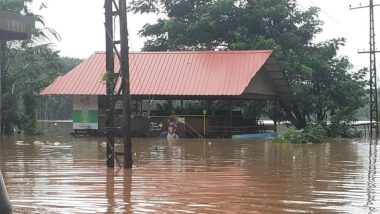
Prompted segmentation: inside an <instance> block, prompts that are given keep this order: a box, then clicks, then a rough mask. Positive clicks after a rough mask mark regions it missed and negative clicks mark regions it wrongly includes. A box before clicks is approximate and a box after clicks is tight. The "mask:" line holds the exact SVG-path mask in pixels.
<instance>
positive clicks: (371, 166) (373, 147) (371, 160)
mask: <svg viewBox="0 0 380 214" xmlns="http://www.w3.org/2000/svg"><path fill="white" fill-rule="evenodd" d="M377 146H378V140H377V139H376V140H374V139H371V140H370V142H369V155H368V184H367V185H368V186H367V194H368V200H367V206H368V209H369V211H368V213H376V211H377V209H376V207H374V202H375V196H376V192H375V190H376V181H375V178H376V172H377V170H376V162H377Z"/></svg>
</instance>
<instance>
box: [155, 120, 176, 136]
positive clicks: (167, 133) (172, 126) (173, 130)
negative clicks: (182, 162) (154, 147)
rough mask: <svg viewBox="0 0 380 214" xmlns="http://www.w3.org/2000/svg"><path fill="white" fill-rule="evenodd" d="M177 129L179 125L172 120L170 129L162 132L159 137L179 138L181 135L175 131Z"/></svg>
mask: <svg viewBox="0 0 380 214" xmlns="http://www.w3.org/2000/svg"><path fill="white" fill-rule="evenodd" d="M176 130H177V125H176V124H175V123H173V122H170V123H169V126H168V131H167V132H162V133H161V134H160V137H159V138H166V139H168V140H177V139H178V138H179V137H178V135H177V134H176V133H175V131H176Z"/></svg>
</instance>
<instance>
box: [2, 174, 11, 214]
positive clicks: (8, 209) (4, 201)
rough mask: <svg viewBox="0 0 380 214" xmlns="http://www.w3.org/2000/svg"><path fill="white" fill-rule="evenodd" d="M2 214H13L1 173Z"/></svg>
mask: <svg viewBox="0 0 380 214" xmlns="http://www.w3.org/2000/svg"><path fill="white" fill-rule="evenodd" d="M0 213H3V214H8V213H12V205H11V202H10V201H9V198H8V193H7V190H6V188H5V183H4V179H3V175H2V174H1V171H0Z"/></svg>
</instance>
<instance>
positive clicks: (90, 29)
mask: <svg viewBox="0 0 380 214" xmlns="http://www.w3.org/2000/svg"><path fill="white" fill-rule="evenodd" d="M39 2H41V0H36V3H35V5H38V3H39ZM44 2H45V3H46V4H47V6H48V7H47V8H46V9H43V10H42V11H35V13H37V14H41V15H43V16H44V17H45V20H46V25H47V26H48V27H50V28H53V29H55V30H56V31H58V33H59V34H60V35H61V37H62V39H61V40H60V41H58V42H54V44H55V48H56V49H57V50H60V51H61V55H62V56H70V57H79V58H87V57H89V56H90V55H91V54H92V53H93V52H95V51H104V50H105V42H104V34H105V33H104V9H103V4H104V0H44ZM368 2H369V1H368V0H363V1H361V0H298V3H299V7H300V8H301V9H306V8H308V7H310V6H318V7H319V8H321V12H320V17H321V19H322V20H323V21H324V23H325V24H324V27H323V29H324V31H323V32H322V33H321V34H320V35H318V36H317V38H316V41H323V40H327V39H330V38H336V37H345V38H346V39H347V44H346V47H344V48H342V50H341V51H340V54H341V55H346V56H348V57H349V58H350V61H351V63H352V64H353V65H354V66H355V68H360V67H362V66H368V62H369V56H368V55H367V54H358V53H357V51H358V50H359V49H360V50H363V49H365V50H368V48H369V44H368V42H369V11H368V9H360V10H349V5H350V4H351V5H352V6H353V7H354V6H359V4H361V5H367V4H368ZM374 2H375V3H380V0H374ZM378 14H380V7H378V8H376V9H375V26H379V27H378V28H377V29H376V32H379V30H380V29H379V28H380V25H379V24H377V23H380V19H379V18H380V15H378ZM128 18H129V20H128V29H129V33H130V48H131V50H133V51H139V50H140V49H141V47H142V46H143V43H144V38H140V37H139V36H138V32H139V30H140V29H141V28H142V26H143V25H144V24H146V23H147V22H149V23H154V22H155V20H156V16H155V15H136V14H129V16H128ZM378 43H380V40H379V41H378ZM379 61H380V60H378V62H379ZM378 65H379V64H378Z"/></svg>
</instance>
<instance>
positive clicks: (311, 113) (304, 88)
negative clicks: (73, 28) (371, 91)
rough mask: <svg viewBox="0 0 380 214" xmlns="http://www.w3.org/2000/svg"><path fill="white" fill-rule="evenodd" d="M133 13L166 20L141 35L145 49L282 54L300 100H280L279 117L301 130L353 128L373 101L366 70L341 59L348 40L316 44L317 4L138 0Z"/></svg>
mask: <svg viewBox="0 0 380 214" xmlns="http://www.w3.org/2000/svg"><path fill="white" fill-rule="evenodd" d="M131 10H132V11H134V12H136V13H158V14H161V17H164V18H160V19H159V20H158V21H157V23H155V24H146V25H145V26H144V27H143V29H142V30H141V32H140V34H141V36H144V37H146V38H147V41H146V42H145V46H144V48H143V49H144V50H150V51H166V50H182V51H191V50H215V49H218V50H247V49H272V50H274V56H276V57H277V58H278V59H279V60H280V61H281V63H282V67H283V68H284V71H285V72H286V74H287V76H288V79H289V82H290V84H291V87H292V90H293V91H294V92H295V95H296V100H295V101H281V102H280V104H281V107H282V112H278V115H277V117H278V118H280V119H282V120H288V121H291V122H292V124H293V125H294V126H295V127H296V128H298V129H302V128H305V127H306V126H307V124H308V122H317V123H321V122H323V121H326V120H332V119H333V120H336V121H344V123H348V122H350V121H353V120H355V119H356V118H354V117H353V116H352V115H354V114H355V112H356V111H357V110H358V109H360V108H362V107H363V106H364V105H365V104H366V102H367V98H366V96H365V89H364V88H365V84H366V83H365V81H364V77H365V75H366V70H364V69H363V70H360V71H355V72H353V71H351V70H352V66H351V64H350V62H349V60H348V58H347V57H344V56H338V50H339V48H340V47H342V46H343V45H344V44H345V39H344V38H332V39H330V40H327V41H324V42H320V43H316V42H314V38H315V36H316V35H317V34H318V33H320V32H321V31H322V24H323V23H322V21H321V20H320V19H319V17H318V12H319V9H318V8H316V7H311V8H309V9H307V10H301V9H300V8H298V6H297V1H296V0H218V1H215V0H194V1H186V0H177V1H173V0H134V1H132V6H131ZM338 124H340V123H338ZM338 129H339V130H340V128H337V129H336V130H338ZM344 130H345V129H344ZM328 133H330V134H331V135H342V133H336V132H335V131H334V130H331V131H329V132H328Z"/></svg>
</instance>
